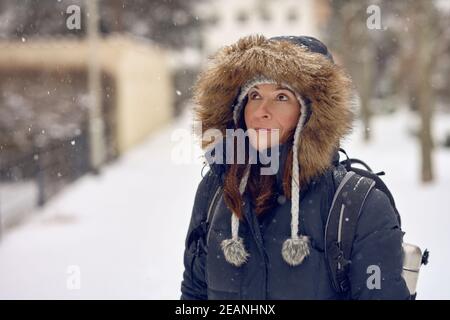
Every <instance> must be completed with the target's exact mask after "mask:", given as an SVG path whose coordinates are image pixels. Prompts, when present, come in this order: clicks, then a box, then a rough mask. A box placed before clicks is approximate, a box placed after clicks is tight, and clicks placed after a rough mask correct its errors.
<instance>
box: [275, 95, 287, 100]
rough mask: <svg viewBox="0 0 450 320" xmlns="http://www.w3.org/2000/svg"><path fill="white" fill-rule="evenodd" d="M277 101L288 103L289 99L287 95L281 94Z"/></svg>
mask: <svg viewBox="0 0 450 320" xmlns="http://www.w3.org/2000/svg"><path fill="white" fill-rule="evenodd" d="M277 100H279V101H288V100H289V99H288V97H287V95H285V94H279V95H278V96H277Z"/></svg>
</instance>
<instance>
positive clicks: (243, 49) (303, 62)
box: [194, 35, 354, 186]
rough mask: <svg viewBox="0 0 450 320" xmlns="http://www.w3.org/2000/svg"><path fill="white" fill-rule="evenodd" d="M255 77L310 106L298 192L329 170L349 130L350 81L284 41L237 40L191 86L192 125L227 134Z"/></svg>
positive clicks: (320, 58)
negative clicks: (282, 86)
mask: <svg viewBox="0 0 450 320" xmlns="http://www.w3.org/2000/svg"><path fill="white" fill-rule="evenodd" d="M258 75H263V76H265V77H267V78H271V79H274V80H275V81H277V82H279V83H282V82H285V83H288V84H290V85H291V86H292V87H293V88H294V89H295V90H297V91H298V92H299V93H300V94H301V95H302V96H306V97H307V98H309V99H310V100H311V103H312V104H311V109H312V114H311V117H310V119H309V121H308V122H307V124H306V126H305V127H304V128H303V130H302V133H301V137H300V144H299V150H298V156H299V166H300V181H299V182H300V186H302V185H304V184H305V183H306V184H307V183H309V181H310V180H311V179H312V178H313V177H314V176H316V175H319V174H321V173H323V172H324V171H325V170H326V169H327V168H328V167H329V166H330V163H331V160H332V155H333V152H334V151H335V148H336V147H337V146H339V144H340V140H341V139H342V138H343V137H344V136H345V135H347V134H348V133H350V131H351V129H352V122H353V117H354V115H353V112H352V108H351V102H350V100H351V80H350V77H349V76H348V75H347V74H346V73H345V72H344V70H343V69H342V68H341V67H340V66H338V65H336V64H333V63H332V62H331V61H329V60H328V59H326V58H325V57H324V56H323V55H321V54H318V53H313V52H310V51H308V49H306V48H304V47H301V46H298V45H296V44H293V43H290V42H288V41H270V40H268V39H266V38H265V37H264V36H262V35H256V36H248V37H244V38H241V39H240V40H239V41H238V42H236V43H235V44H233V45H230V46H226V47H224V48H222V49H220V50H219V51H218V52H217V53H216V54H215V55H214V56H213V57H212V60H211V61H210V64H209V66H208V67H207V68H206V69H205V70H204V71H203V72H202V73H201V74H200V75H199V78H198V80H197V83H196V84H195V86H194V102H195V104H196V107H195V109H194V112H195V118H196V119H195V120H196V121H201V124H202V133H203V132H205V131H206V130H208V129H212V128H215V129H219V130H221V131H222V132H223V133H224V134H225V129H226V125H227V123H229V122H230V121H232V117H233V110H232V103H233V101H234V99H235V97H236V95H237V94H238V91H239V87H240V86H242V85H243V84H244V83H245V82H246V81H247V80H249V79H252V78H254V77H255V76H258ZM208 144H209V143H206V142H202V147H203V148H206V147H207V146H208Z"/></svg>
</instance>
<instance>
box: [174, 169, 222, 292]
mask: <svg viewBox="0 0 450 320" xmlns="http://www.w3.org/2000/svg"><path fill="white" fill-rule="evenodd" d="M213 178H214V177H213V175H212V173H211V171H209V172H208V173H207V174H206V175H205V176H204V177H203V179H202V181H200V184H199V185H198V187H197V192H196V195H195V200H194V206H193V209H192V214H191V220H190V223H189V228H188V232H187V235H186V241H185V249H184V257H183V261H184V272H183V280H182V282H181V297H180V299H181V300H206V299H207V285H206V278H205V260H206V250H205V246H204V244H203V239H200V240H199V241H191V243H189V239H190V237H191V236H192V235H193V233H196V232H201V230H202V228H201V227H200V225H201V222H202V221H203V220H204V219H206V215H207V212H206V210H207V206H208V203H209V198H210V195H211V189H212V183H213V181H212V180H213Z"/></svg>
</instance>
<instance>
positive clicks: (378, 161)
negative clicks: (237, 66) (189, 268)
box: [0, 0, 450, 299]
mask: <svg viewBox="0 0 450 320" xmlns="http://www.w3.org/2000/svg"><path fill="white" fill-rule="evenodd" d="M255 33H259V34H263V35H265V36H267V37H270V36H276V35H311V36H314V37H317V38H318V39H320V40H322V41H323V42H324V43H325V44H327V46H328V48H329V49H330V51H331V52H332V54H333V55H334V57H335V60H336V61H337V63H339V64H342V65H344V66H345V68H346V69H347V70H348V72H349V73H350V74H351V76H352V78H353V79H354V83H355V97H356V100H357V102H358V104H357V110H356V111H357V114H358V119H357V122H356V123H355V130H354V132H353V133H352V135H351V136H349V137H348V138H347V139H346V141H344V143H343V145H342V147H343V148H344V149H345V150H346V151H347V153H348V154H349V156H350V157H353V158H359V159H362V160H364V161H365V162H366V163H367V164H369V165H370V166H371V167H372V169H373V170H374V171H375V172H378V171H382V170H383V171H385V172H386V175H385V176H383V180H384V181H385V182H386V184H387V186H388V187H389V188H390V190H391V192H392V194H393V196H394V198H395V200H396V205H397V208H398V210H399V212H400V214H401V216H402V223H403V224H402V228H403V230H404V231H405V232H406V234H405V238H404V240H405V241H406V242H411V243H414V244H417V245H419V246H420V247H421V248H422V250H424V249H425V248H428V249H429V250H430V252H431V253H430V263H429V264H428V265H427V266H425V267H423V269H422V270H421V274H420V276H419V283H418V295H417V298H418V299H450V275H449V273H448V271H447V270H448V265H449V264H450V250H449V244H450V233H449V232H448V230H449V228H450V197H449V195H450V1H447V0H427V1H425V0H414V1H413V0H399V1H388V0H378V1H377V0H371V1H368V0H346V1H344V0H296V1H293V0H248V1H239V0H215V1H206V0H146V1H144V0H89V1H87V0H86V1H83V0H0V298H3V299H17V298H25V299H52V298H56V299H102V298H106V299H178V298H179V296H180V283H181V279H182V272H183V250H184V240H185V236H186V232H187V227H188V223H189V219H190V215H191V210H192V206H193V201H194V195H195V192H196V188H197V185H198V183H199V182H200V180H201V178H202V169H203V159H202V152H201V150H200V149H199V147H198V143H197V142H198V141H196V139H195V138H194V135H193V134H192V125H193V123H192V103H191V100H190V99H191V96H192V91H191V87H192V85H193V83H194V81H195V79H196V76H197V74H198V72H199V71H200V70H201V69H202V68H204V67H205V66H206V63H207V62H208V57H209V56H210V55H211V54H212V53H214V52H215V51H216V50H217V49H218V48H220V47H221V46H224V45H228V44H231V43H232V42H234V41H236V40H237V39H238V38H240V37H242V36H245V35H249V34H255ZM342 159H343V157H342V155H341V160H342ZM206 171H207V168H204V170H203V174H204V173H205V172H206Z"/></svg>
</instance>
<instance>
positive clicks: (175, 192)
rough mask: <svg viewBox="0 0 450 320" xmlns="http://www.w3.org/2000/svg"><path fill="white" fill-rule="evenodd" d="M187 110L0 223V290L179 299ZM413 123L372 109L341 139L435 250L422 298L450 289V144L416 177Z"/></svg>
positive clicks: (192, 179)
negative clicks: (430, 170) (380, 176)
mask: <svg viewBox="0 0 450 320" xmlns="http://www.w3.org/2000/svg"><path fill="white" fill-rule="evenodd" d="M190 117H191V115H190V113H186V114H185V115H184V116H183V117H181V118H180V119H179V120H177V121H176V122H174V123H172V124H170V125H168V126H167V127H166V128H164V129H163V130H161V131H160V132H158V133H157V134H156V135H154V136H152V137H150V138H149V139H148V140H147V141H145V142H144V143H142V144H141V145H140V146H138V147H137V148H135V149H134V150H132V151H131V152H129V153H128V154H126V155H125V156H123V157H122V158H121V159H119V160H118V161H117V162H115V163H113V164H111V165H108V166H107V167H106V168H105V169H104V170H103V172H102V174H101V175H99V176H92V175H89V176H85V177H83V178H81V179H80V180H78V181H77V182H76V183H74V184H73V185H71V186H70V187H68V188H66V189H65V190H63V191H62V192H61V193H60V194H59V195H58V196H57V197H55V198H54V199H53V200H52V201H50V202H49V203H48V204H47V205H46V207H45V208H43V209H42V210H40V211H39V212H34V213H32V214H31V215H30V216H29V218H27V220H26V221H24V223H23V224H21V225H19V226H17V227H15V228H13V229H10V230H9V231H8V232H7V233H5V234H4V235H3V238H2V240H1V242H0V298H4V299H5V298H6V299H16V298H31V299H36V298H41V299H49V298H58V299H79V298H85V299H95V298H106V299H110V298H114V299H115V298H124V299H132V298H137V299H178V298H179V295H180V282H181V277H182V272H183V264H182V255H183V249H184V240H185V235H186V231H187V226H188V223H189V219H190V214H191V209H192V205H193V200H194V195H195V191H196V187H197V185H198V182H199V181H200V179H201V175H200V171H201V168H202V163H201V161H200V159H198V158H197V156H198V155H199V154H200V152H199V149H198V148H195V149H193V151H194V153H193V154H191V156H190V159H191V160H192V161H191V163H190V164H180V163H176V162H175V161H174V158H175V155H174V153H177V152H180V149H179V147H180V141H179V140H177V141H174V140H175V139H176V135H174V132H176V131H177V129H181V130H185V131H186V132H188V131H189V130H190V120H191V119H190ZM412 123H414V121H413V119H412V116H411V115H410V114H408V113H407V112H398V113H396V114H394V115H392V116H389V117H386V116H382V117H378V118H377V119H375V120H374V122H373V124H372V126H371V129H370V130H371V131H372V133H373V135H374V139H373V142H372V143H370V144H369V145H364V144H363V143H362V142H361V139H360V137H361V136H362V134H361V128H360V127H358V128H357V129H355V131H354V134H353V135H352V136H351V137H350V138H348V139H347V140H346V141H345V143H344V144H343V147H344V148H345V149H346V150H347V152H348V153H349V155H350V156H351V157H357V158H360V159H363V160H365V161H366V162H367V163H368V164H369V165H370V166H371V167H372V168H373V169H374V170H375V171H377V172H378V171H381V170H384V171H385V172H386V176H385V177H384V180H385V182H386V184H387V185H388V186H389V187H390V189H391V191H392V193H393V195H394V197H395V199H396V202H397V207H398V209H399V211H400V213H401V215H402V219H403V229H404V231H406V235H405V241H407V242H411V243H415V244H418V245H420V246H421V247H422V248H428V249H429V250H430V252H431V254H430V263H429V265H428V266H425V267H424V268H423V270H422V271H421V274H420V277H419V284H418V292H419V293H418V298H419V299H450V275H449V273H448V271H447V269H448V265H449V264H450V250H449V245H450V232H449V231H448V230H449V229H450V197H449V195H450V192H449V191H450V150H449V149H443V148H437V149H436V153H435V158H434V165H435V167H434V168H435V174H436V181H435V182H434V183H433V184H430V185H427V186H423V185H421V184H420V183H419V167H420V163H419V152H420V150H419V148H418V144H417V143H416V142H415V141H414V140H413V138H411V136H409V135H408V133H407V132H408V128H409V127H410V126H411V124H412ZM435 130H436V133H442V132H443V131H445V130H450V117H449V116H446V117H444V116H442V117H439V118H435ZM179 133H180V131H178V134H179ZM184 143H186V144H189V143H194V142H193V141H184ZM178 155H179V153H178ZM205 171H206V169H205Z"/></svg>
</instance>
